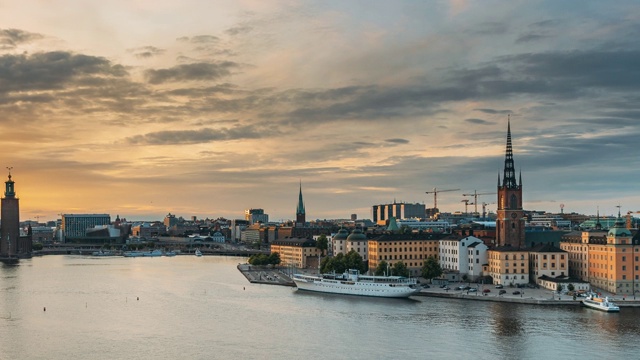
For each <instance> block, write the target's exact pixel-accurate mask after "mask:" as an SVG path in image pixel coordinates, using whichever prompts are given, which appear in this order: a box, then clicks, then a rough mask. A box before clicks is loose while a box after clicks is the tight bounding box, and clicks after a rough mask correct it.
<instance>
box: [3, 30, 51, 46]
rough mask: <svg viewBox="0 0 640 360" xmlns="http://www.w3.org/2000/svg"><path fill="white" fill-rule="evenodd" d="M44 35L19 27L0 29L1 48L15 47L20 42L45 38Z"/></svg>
mask: <svg viewBox="0 0 640 360" xmlns="http://www.w3.org/2000/svg"><path fill="white" fill-rule="evenodd" d="M43 38H44V36H43V35H41V34H37V33H32V32H28V31H24V30H19V29H0V49H13V48H15V47H17V46H18V45H20V44H24V43H29V42H32V41H35V40H40V39H43Z"/></svg>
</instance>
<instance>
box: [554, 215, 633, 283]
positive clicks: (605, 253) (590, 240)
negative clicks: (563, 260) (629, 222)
mask: <svg viewBox="0 0 640 360" xmlns="http://www.w3.org/2000/svg"><path fill="white" fill-rule="evenodd" d="M590 235H591V233H588V232H583V234H582V237H581V243H580V244H577V243H576V242H575V241H571V240H572V239H568V240H569V241H563V242H562V243H561V248H563V249H564V250H566V251H568V252H569V253H570V258H571V259H572V262H574V263H576V264H577V265H578V266H584V265H585V262H586V269H587V271H586V278H585V277H584V271H583V270H582V269H580V271H578V272H574V273H578V274H580V275H581V279H582V280H585V281H588V282H589V283H591V285H592V286H593V287H595V288H596V289H602V290H605V291H608V292H611V293H614V294H625V295H634V294H635V293H638V292H640V271H639V269H638V267H639V266H640V261H639V259H638V257H639V256H640V254H639V252H640V238H639V236H638V235H636V237H633V236H632V234H631V231H629V229H627V228H626V227H625V222H624V220H623V219H622V218H621V217H620V215H618V219H617V220H616V223H615V225H614V226H613V227H612V228H611V229H610V230H609V231H608V232H607V235H606V240H604V239H603V238H602V237H593V236H590ZM564 240H566V239H564Z"/></svg>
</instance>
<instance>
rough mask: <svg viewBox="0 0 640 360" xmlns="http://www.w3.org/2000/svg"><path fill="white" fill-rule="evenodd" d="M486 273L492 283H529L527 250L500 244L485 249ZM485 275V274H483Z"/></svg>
mask: <svg viewBox="0 0 640 360" xmlns="http://www.w3.org/2000/svg"><path fill="white" fill-rule="evenodd" d="M487 260H488V263H489V265H488V268H487V271H488V275H489V276H491V277H492V278H493V283H494V284H496V285H497V284H501V285H517V284H527V283H529V251H528V250H523V249H518V248H515V247H512V246H501V247H498V248H495V249H491V250H488V251H487ZM485 275H487V274H485Z"/></svg>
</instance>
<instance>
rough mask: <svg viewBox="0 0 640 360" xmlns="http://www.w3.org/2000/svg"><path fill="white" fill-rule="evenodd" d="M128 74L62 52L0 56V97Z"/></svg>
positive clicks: (107, 63) (116, 67)
mask: <svg viewBox="0 0 640 360" xmlns="http://www.w3.org/2000/svg"><path fill="white" fill-rule="evenodd" d="M127 74H128V73H127V71H126V70H125V68H124V67H123V66H121V65H113V64H112V63H111V62H110V61H109V60H107V59H105V58H102V57H96V56H88V55H81V54H73V53H69V52H64V51H55V52H45V53H35V54H33V55H26V54H21V55H2V56H0V93H7V92H12V91H34V90H52V89H61V88H63V87H64V86H66V85H68V84H69V83H71V82H79V81H83V80H84V81H90V80H91V79H92V78H93V79H97V78H102V77H123V76H126V75H127Z"/></svg>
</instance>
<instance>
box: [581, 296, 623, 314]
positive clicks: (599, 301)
mask: <svg viewBox="0 0 640 360" xmlns="http://www.w3.org/2000/svg"><path fill="white" fill-rule="evenodd" d="M582 305H584V306H586V307H589V308H592V309H596V310H600V311H605V312H619V311H620V307H618V306H617V305H616V304H614V303H613V302H611V301H610V300H609V297H608V296H605V297H604V298H601V297H597V296H593V295H589V296H587V298H586V299H584V300H582Z"/></svg>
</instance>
